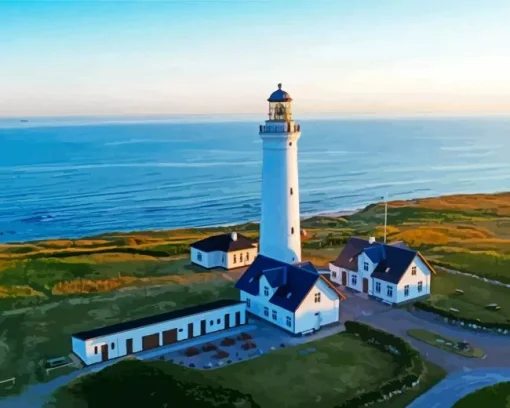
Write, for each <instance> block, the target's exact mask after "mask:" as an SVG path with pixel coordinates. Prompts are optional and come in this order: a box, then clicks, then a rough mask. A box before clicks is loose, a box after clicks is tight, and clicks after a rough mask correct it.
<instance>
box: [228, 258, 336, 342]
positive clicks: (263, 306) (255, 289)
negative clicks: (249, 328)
mask: <svg viewBox="0 0 510 408" xmlns="http://www.w3.org/2000/svg"><path fill="white" fill-rule="evenodd" d="M236 288H237V289H239V290H240V298H241V300H242V301H244V302H246V310H247V312H249V313H251V314H254V315H256V316H258V317H260V318H262V319H264V320H267V321H268V322H271V323H273V324H275V325H277V326H279V327H281V328H282V329H285V330H287V331H289V332H291V333H293V334H306V333H310V332H313V331H317V330H319V329H320V328H321V327H323V326H326V325H329V324H333V323H338V322H339V321H340V309H339V304H340V302H341V301H342V300H344V299H345V296H344V295H343V294H342V293H341V292H339V290H338V289H337V288H336V287H335V285H333V284H332V283H331V282H329V281H328V280H327V278H325V277H324V276H323V275H321V274H319V273H318V272H317V270H316V269H315V267H314V266H313V265H312V264H311V263H310V262H300V263H297V264H293V265H292V264H287V263H284V262H281V261H278V260H276V259H272V258H268V257H266V256H264V255H258V256H257V258H256V259H255V261H254V262H253V264H252V265H250V267H249V268H248V269H247V270H246V272H245V273H244V274H243V276H242V277H241V278H240V279H239V281H238V282H237V283H236Z"/></svg>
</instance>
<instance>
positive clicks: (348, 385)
mask: <svg viewBox="0 0 510 408" xmlns="http://www.w3.org/2000/svg"><path fill="white" fill-rule="evenodd" d="M310 347H315V348H316V351H315V352H313V353H311V354H308V355H305V356H303V355H300V354H299V351H300V350H302V349H306V348H310ZM119 364H121V363H119ZM148 364H150V365H152V366H154V367H157V368H159V369H162V370H163V371H165V372H166V373H167V374H170V375H172V376H174V377H175V378H177V379H179V380H180V381H186V382H191V383H199V384H209V385H213V386H222V387H227V388H230V389H234V390H237V391H240V392H242V393H243V394H250V395H251V396H252V397H253V398H254V400H255V401H256V402H257V403H258V404H259V405H260V406H261V407H264V408H272V407H277V408H281V407H311V406H314V407H328V408H330V407H332V406H334V405H336V404H339V403H341V402H342V401H345V400H347V399H349V398H352V397H353V396H354V395H356V394H357V393H360V392H363V391H364V390H368V389H372V388H374V387H375V388H377V387H378V386H379V385H380V384H382V383H383V382H385V381H387V380H388V379H389V378H392V377H394V376H395V374H396V372H397V371H398V366H397V364H396V363H395V362H394V360H393V357H392V356H391V354H389V353H384V352H382V351H379V350H378V349H377V348H375V347H373V346H371V345H369V344H366V343H364V342H362V341H361V340H359V339H357V338H356V337H355V336H352V335H350V334H347V333H342V334H340V335H334V336H330V337H328V338H325V339H322V340H318V341H315V342H312V343H308V344H306V345H303V346H299V347H292V348H286V349H279V350H276V351H274V352H271V353H270V354H266V355H263V356H261V357H258V358H256V359H253V360H248V361H245V362H242V363H237V364H233V365H231V366H227V367H224V368H221V369H216V370H213V371H199V370H192V369H189V368H185V367H181V366H177V365H174V364H171V363H167V362H161V361H154V362H150V363H148ZM59 394H63V393H62V392H60V393H59ZM57 395H58V394H57ZM66 402H67V403H69V402H68V401H66ZM57 406H59V407H60V406H62V405H58V404H57Z"/></svg>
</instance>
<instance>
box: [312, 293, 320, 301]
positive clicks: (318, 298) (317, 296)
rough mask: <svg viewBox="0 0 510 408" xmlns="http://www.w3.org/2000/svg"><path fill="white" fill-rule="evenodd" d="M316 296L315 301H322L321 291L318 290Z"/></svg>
mask: <svg viewBox="0 0 510 408" xmlns="http://www.w3.org/2000/svg"><path fill="white" fill-rule="evenodd" d="M314 297H315V303H320V302H321V293H320V292H317V293H316V294H315V296H314Z"/></svg>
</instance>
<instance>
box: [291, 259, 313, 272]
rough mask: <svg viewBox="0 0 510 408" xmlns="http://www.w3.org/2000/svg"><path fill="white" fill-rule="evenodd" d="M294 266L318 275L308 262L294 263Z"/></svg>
mask: <svg viewBox="0 0 510 408" xmlns="http://www.w3.org/2000/svg"><path fill="white" fill-rule="evenodd" d="M294 265H295V266H297V267H299V268H301V269H306V270H307V271H308V272H314V273H319V271H318V270H317V269H316V268H315V266H313V263H311V262H310V261H303V262H296V263H295V264H294Z"/></svg>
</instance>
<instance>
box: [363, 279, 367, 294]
mask: <svg viewBox="0 0 510 408" xmlns="http://www.w3.org/2000/svg"><path fill="white" fill-rule="evenodd" d="M363 293H368V279H367V278H363Z"/></svg>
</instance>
